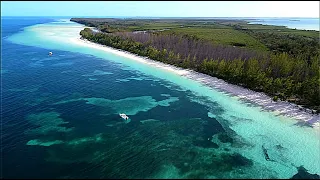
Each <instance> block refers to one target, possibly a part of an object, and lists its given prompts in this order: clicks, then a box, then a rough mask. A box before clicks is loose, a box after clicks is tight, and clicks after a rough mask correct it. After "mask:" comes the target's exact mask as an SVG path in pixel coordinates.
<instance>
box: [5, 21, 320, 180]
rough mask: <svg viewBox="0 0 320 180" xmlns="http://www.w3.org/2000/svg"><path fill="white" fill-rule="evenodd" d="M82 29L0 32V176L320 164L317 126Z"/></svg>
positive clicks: (192, 174) (219, 174)
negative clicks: (111, 49) (120, 51)
mask: <svg viewBox="0 0 320 180" xmlns="http://www.w3.org/2000/svg"><path fill="white" fill-rule="evenodd" d="M17 23H18V22H17ZM82 29H83V26H82V25H79V24H76V23H72V22H67V21H62V22H61V21H60V22H59V21H56V22H54V23H52V22H49V23H45V24H38V25H34V26H28V27H25V28H24V29H23V31H20V32H15V33H12V34H10V36H9V37H8V38H6V39H5V41H3V42H4V45H3V47H4V49H5V50H3V51H4V52H5V53H4V55H3V59H4V61H3V66H4V67H2V68H3V69H5V70H7V71H6V73H4V74H2V75H3V84H4V87H3V88H4V97H3V104H4V107H3V109H4V111H3V112H4V113H3V114H4V115H3V117H4V121H3V122H4V126H5V127H4V134H5V136H4V144H5V146H4V147H3V149H4V157H5V160H4V165H3V167H4V175H3V176H4V177H30V178H36V177H38V178H39V177H56V178H66V177H69V178H77V177H79V178H86V177H91V178H108V177H109V178H272V177H275V178H290V177H292V176H293V175H294V174H296V173H297V167H299V166H304V167H305V168H306V169H307V170H308V171H309V172H310V173H317V174H320V166H319V162H320V155H319V154H320V153H319V151H320V150H319V147H320V138H319V130H318V129H314V128H311V127H306V126H297V125H295V124H296V123H297V122H298V121H297V120H295V119H292V118H288V117H284V116H277V115H275V114H274V113H271V112H266V111H262V109H261V108H260V107H257V106H252V105H250V104H247V103H245V102H242V101H240V100H239V99H237V98H234V97H232V96H230V95H228V94H226V93H223V92H220V91H218V90H216V89H213V88H210V87H207V86H204V85H202V84H200V83H199V82H196V81H193V80H190V79H188V78H186V77H182V76H180V75H178V74H176V73H174V72H172V71H168V70H166V69H164V68H158V67H154V66H151V65H149V64H145V63H140V62H137V61H135V60H132V59H130V58H126V57H122V56H119V55H117V54H112V53H107V52H105V51H102V50H99V49H94V48H90V47H85V46H81V45H79V44H76V43H73V42H74V41H73V40H74V39H75V38H78V37H79V32H80V30H82ZM49 51H53V53H54V54H53V56H52V57H49V56H48V55H47V53H48V52H49ZM57 64H58V65H57ZM90 78H91V79H90ZM93 79H94V80H93ZM35 87H36V88H35ZM10 89H11V90H10ZM6 90H7V91H6ZM123 111H125V112H124V113H127V114H128V115H130V119H131V121H130V122H129V123H126V122H124V121H123V120H122V119H121V118H119V117H118V115H117V113H122V112H123ZM6 133H7V134H6ZM262 146H263V147H265V148H266V149H267V150H268V154H269V156H270V159H271V160H272V161H266V160H265V157H264V154H263V149H262ZM30 160H32V163H31V162H30ZM23 165H25V166H27V168H25V169H21V168H18V169H17V168H15V167H19V166H23ZM39 165H41V166H42V167H43V170H42V171H40V172H39V170H38V169H37V166H39ZM16 172H18V173H16Z"/></svg>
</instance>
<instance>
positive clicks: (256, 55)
mask: <svg viewBox="0 0 320 180" xmlns="http://www.w3.org/2000/svg"><path fill="white" fill-rule="evenodd" d="M71 21H73V22H77V23H80V24H83V25H86V26H88V27H90V28H85V29H83V30H82V31H81V32H80V35H81V37H82V38H83V39H86V40H88V41H91V42H94V43H98V44H102V45H106V46H109V47H113V48H116V49H121V50H124V51H127V52H131V53H134V54H136V55H139V56H144V57H148V58H150V59H152V60H156V61H160V62H163V63H166V64H171V65H174V66H177V67H181V68H185V69H190V70H194V71H197V72H200V73H203V74H207V75H209V76H213V77H217V78H220V79H223V80H225V81H226V82H228V83H232V84H235V85H238V86H242V87H245V88H248V89H251V90H254V91H257V92H263V93H265V94H267V95H269V96H271V97H272V98H273V100H274V101H278V100H282V101H288V102H292V103H295V104H298V105H300V106H301V107H307V108H309V109H312V113H317V114H318V113H319V112H320V96H319V94H320V90H319V87H320V73H319V61H320V60H319V59H320V58H319V56H320V45H319V31H310V30H309V31H306V30H296V29H289V28H286V27H283V26H272V25H260V24H249V23H248V21H246V20H235V19H215V18H207V19H205V18H204V19H201V18H183V19H182V18H180V19H179V18H161V19H156V18H155V19H138V18H119V19H117V18H71Z"/></svg>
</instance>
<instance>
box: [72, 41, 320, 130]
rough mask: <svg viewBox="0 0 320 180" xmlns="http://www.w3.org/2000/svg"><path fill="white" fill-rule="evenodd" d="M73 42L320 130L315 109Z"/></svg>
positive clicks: (98, 46) (109, 49)
mask: <svg viewBox="0 0 320 180" xmlns="http://www.w3.org/2000/svg"><path fill="white" fill-rule="evenodd" d="M70 40H71V41H73V42H74V43H76V44H78V45H84V46H89V47H91V48H95V49H99V50H103V51H106V52H110V53H113V54H116V55H118V56H122V57H126V58H129V59H132V60H135V61H138V62H140V63H145V64H149V65H151V66H154V67H157V68H161V69H165V70H168V71H170V72H172V73H175V74H178V75H179V76H182V77H186V78H187V79H190V80H194V81H196V82H199V83H200V84H202V85H204V86H207V87H210V88H213V89H215V90H218V91H221V92H224V93H227V94H228V95H231V96H232V97H235V98H237V99H239V100H240V101H242V102H244V103H245V102H249V103H250V104H253V105H257V106H259V107H261V109H262V110H263V111H268V112H273V113H275V115H282V116H286V117H291V118H294V119H296V120H298V121H299V122H301V123H302V124H301V125H302V126H303V125H306V124H307V126H312V127H313V128H317V129H320V115H319V114H312V110H311V109H308V108H304V107H301V106H300V105H297V104H294V103H290V102H287V101H277V102H274V101H273V100H272V98H271V97H269V96H268V95H266V94H265V93H262V92H255V91H252V90H250V89H247V88H244V87H241V86H237V85H234V84H230V83H227V82H226V81H224V80H222V79H218V78H216V77H212V76H209V75H206V74H203V73H199V72H196V71H193V70H190V69H183V68H180V67H176V66H173V65H170V64H165V63H162V62H159V61H155V60H152V59H149V58H147V57H142V56H138V55H136V54H133V53H131V52H127V51H124V50H121V49H116V48H113V47H109V46H105V45H101V44H97V43H94V42H91V41H88V40H86V39H82V38H81V37H80V36H79V37H78V38H76V39H74V38H72V39H70Z"/></svg>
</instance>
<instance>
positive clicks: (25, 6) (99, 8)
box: [1, 1, 319, 18]
mask: <svg viewBox="0 0 320 180" xmlns="http://www.w3.org/2000/svg"><path fill="white" fill-rule="evenodd" d="M1 16H72V17H76V16H82V17H83V16H107V17H108V16H113V17H115V16H116V17H118V16H124V17H136V16H139V17H316V18H319V1H1Z"/></svg>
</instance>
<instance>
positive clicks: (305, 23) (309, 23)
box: [249, 18, 320, 31]
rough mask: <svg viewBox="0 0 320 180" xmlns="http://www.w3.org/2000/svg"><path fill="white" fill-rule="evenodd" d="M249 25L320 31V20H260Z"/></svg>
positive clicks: (251, 21) (252, 21)
mask: <svg viewBox="0 0 320 180" xmlns="http://www.w3.org/2000/svg"><path fill="white" fill-rule="evenodd" d="M249 22H250V23H249V24H264V25H275V26H286V27H288V28H291V29H295V28H296V29H301V30H316V31H319V27H320V19H319V18H258V19H256V20H250V21H249Z"/></svg>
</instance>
